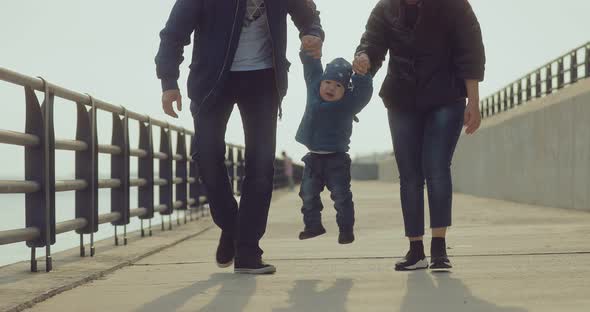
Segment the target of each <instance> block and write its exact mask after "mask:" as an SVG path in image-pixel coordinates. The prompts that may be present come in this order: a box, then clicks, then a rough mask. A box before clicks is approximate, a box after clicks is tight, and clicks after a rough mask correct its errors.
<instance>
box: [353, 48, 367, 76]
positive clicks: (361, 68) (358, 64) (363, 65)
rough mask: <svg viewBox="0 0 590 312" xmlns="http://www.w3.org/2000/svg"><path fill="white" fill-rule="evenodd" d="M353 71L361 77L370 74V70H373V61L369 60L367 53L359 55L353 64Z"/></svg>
mask: <svg viewBox="0 0 590 312" xmlns="http://www.w3.org/2000/svg"><path fill="white" fill-rule="evenodd" d="M352 69H353V70H354V72H355V73H357V74H359V75H366V74H367V73H368V72H369V69H371V60H369V56H368V55H367V54H365V53H359V54H357V56H355V58H354V62H353V63H352Z"/></svg>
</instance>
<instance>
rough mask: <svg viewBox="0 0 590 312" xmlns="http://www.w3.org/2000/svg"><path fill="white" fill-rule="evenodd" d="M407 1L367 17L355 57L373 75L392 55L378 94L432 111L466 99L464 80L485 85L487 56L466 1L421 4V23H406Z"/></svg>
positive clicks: (396, 104)
mask: <svg viewBox="0 0 590 312" xmlns="http://www.w3.org/2000/svg"><path fill="white" fill-rule="evenodd" d="M406 5H407V4H406V3H405V1H404V0H381V1H380V2H379V3H378V4H377V6H376V7H375V9H374V10H373V12H372V13H371V16H370V18H369V21H368V23H367V26H366V32H365V33H364V35H363V37H362V39H361V43H360V45H359V47H358V48H357V54H358V53H360V52H364V53H366V54H367V55H368V56H369V59H370V61H371V66H372V67H371V71H372V73H373V74H375V73H376V72H377V71H378V70H379V68H381V66H382V64H383V61H384V59H385V54H386V53H387V52H388V51H389V56H390V59H389V66H388V69H387V76H386V78H385V81H384V83H383V86H382V87H381V91H380V93H379V95H380V96H381V97H382V98H383V100H384V103H385V105H386V106H388V107H390V108H395V109H400V110H429V109H432V108H435V107H438V106H441V105H449V104H453V103H457V102H458V101H464V100H465V97H466V96H467V94H466V88H465V80H466V79H473V80H478V81H482V80H483V78H484V69H485V52H484V46H483V41H482V35H481V30H480V26H479V23H478V21H477V17H476V16H475V14H474V12H473V9H472V8H471V5H470V4H469V2H468V1H467V0H422V3H421V5H420V6H419V13H418V19H417V22H416V24H415V26H414V25H408V23H406V13H407V11H406Z"/></svg>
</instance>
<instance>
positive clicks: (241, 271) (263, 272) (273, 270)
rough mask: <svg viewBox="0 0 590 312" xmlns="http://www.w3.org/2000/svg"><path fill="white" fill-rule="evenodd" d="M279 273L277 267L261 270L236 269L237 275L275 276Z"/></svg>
mask: <svg viewBox="0 0 590 312" xmlns="http://www.w3.org/2000/svg"><path fill="white" fill-rule="evenodd" d="M276 272H277V269H276V268H275V267H266V268H260V269H234V273H236V274H253V275H267V274H274V273H276Z"/></svg>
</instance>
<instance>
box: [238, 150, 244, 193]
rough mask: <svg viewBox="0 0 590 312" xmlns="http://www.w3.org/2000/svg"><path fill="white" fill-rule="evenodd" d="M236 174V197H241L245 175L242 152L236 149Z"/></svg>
mask: <svg viewBox="0 0 590 312" xmlns="http://www.w3.org/2000/svg"><path fill="white" fill-rule="evenodd" d="M236 174H237V176H238V182H237V184H238V190H237V194H236V195H238V196H240V195H242V183H243V182H244V175H245V174H246V171H245V164H244V151H243V149H241V148H239V149H238V164H237V168H236Z"/></svg>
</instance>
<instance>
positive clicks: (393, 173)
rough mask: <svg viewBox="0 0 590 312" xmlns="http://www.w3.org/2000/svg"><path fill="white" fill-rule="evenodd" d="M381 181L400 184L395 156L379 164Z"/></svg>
mask: <svg viewBox="0 0 590 312" xmlns="http://www.w3.org/2000/svg"><path fill="white" fill-rule="evenodd" d="M379 181H383V182H393V183H399V172H398V170H397V164H396V163H395V157H393V155H390V156H389V158H387V159H383V160H381V161H380V162H379Z"/></svg>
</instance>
